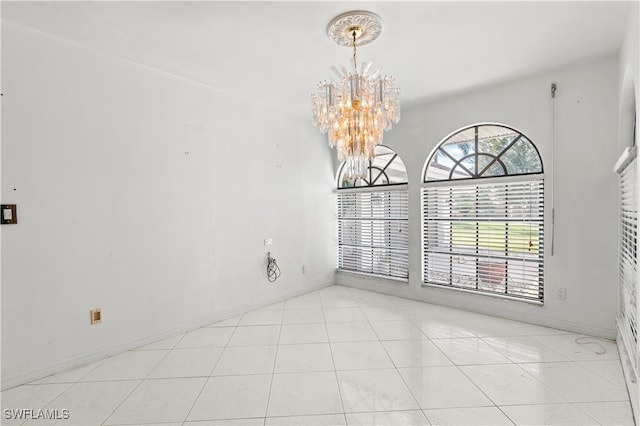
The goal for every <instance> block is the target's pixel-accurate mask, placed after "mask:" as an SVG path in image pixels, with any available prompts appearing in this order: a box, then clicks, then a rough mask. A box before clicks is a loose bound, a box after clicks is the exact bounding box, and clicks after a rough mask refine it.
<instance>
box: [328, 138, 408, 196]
mask: <svg viewBox="0 0 640 426" xmlns="http://www.w3.org/2000/svg"><path fill="white" fill-rule="evenodd" d="M374 152H375V154H376V156H375V158H374V159H373V160H372V161H369V164H368V166H367V176H365V177H363V178H358V179H355V181H353V180H354V179H350V178H349V177H348V176H346V173H347V163H346V162H345V161H343V162H342V163H341V164H340V167H338V173H336V187H337V188H338V189H339V190H342V189H348V188H362V187H372V186H394V185H406V184H407V182H408V179H407V169H406V167H405V166H404V162H403V161H402V159H401V158H400V157H399V156H398V154H397V153H396V152H395V151H394V150H392V149H391V148H389V147H388V146H385V145H378V146H376V147H375V151H374ZM384 156H390V157H391V158H390V159H388V160H384V161H379V160H380V159H381V158H383V157H384ZM392 166H396V167H397V171H398V174H399V176H398V177H397V178H395V179H390V176H389V172H390V171H391V170H393V167H392ZM390 168H391V170H389V169H390ZM388 170H389V172H387V171H388ZM349 180H352V182H351V183H350V184H349V185H345V183H347V182H349ZM391 180H395V181H394V182H391Z"/></svg>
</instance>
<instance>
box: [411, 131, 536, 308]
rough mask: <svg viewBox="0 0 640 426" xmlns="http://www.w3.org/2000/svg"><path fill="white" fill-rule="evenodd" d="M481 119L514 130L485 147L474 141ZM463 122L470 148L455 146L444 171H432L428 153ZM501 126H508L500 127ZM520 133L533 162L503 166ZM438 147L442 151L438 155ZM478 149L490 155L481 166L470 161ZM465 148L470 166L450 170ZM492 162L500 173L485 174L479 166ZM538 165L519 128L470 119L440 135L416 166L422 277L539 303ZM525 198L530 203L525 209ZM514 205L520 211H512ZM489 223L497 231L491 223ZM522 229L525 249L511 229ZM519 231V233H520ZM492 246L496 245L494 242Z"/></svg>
mask: <svg viewBox="0 0 640 426" xmlns="http://www.w3.org/2000/svg"><path fill="white" fill-rule="evenodd" d="M483 126H491V127H493V128H494V129H491V128H489V129H488V130H496V129H495V128H503V129H504V130H505V131H506V132H513V135H515V136H513V138H512V139H511V140H510V141H509V142H508V143H506V144H505V145H504V146H503V147H502V148H501V149H500V150H499V151H498V152H489V153H485V152H483V151H481V150H479V149H478V147H479V144H478V141H479V134H480V133H481V132H480V130H481V128H482V127H483ZM470 129H474V143H475V146H474V149H473V152H472V153H461V154H464V155H459V158H450V161H449V166H450V167H449V168H448V174H447V173H441V177H440V178H438V179H436V178H434V176H436V175H437V174H436V173H429V172H430V170H429V167H430V166H432V165H433V164H434V161H433V159H434V156H436V155H443V154H442V152H443V151H444V150H443V149H442V147H443V146H446V144H447V143H450V141H452V140H454V141H455V138H456V137H457V136H458V137H459V136H460V134H462V133H463V132H468V131H469V130H470ZM485 130H486V129H485ZM506 134H508V133H504V135H506ZM521 140H524V141H525V142H523V143H526V144H530V148H532V149H531V150H530V153H531V155H532V156H533V154H535V156H534V157H535V160H536V164H532V167H531V170H533V171H527V172H523V171H522V170H509V167H508V165H507V164H505V163H506V162H505V161H504V160H503V159H502V157H503V156H504V155H505V154H506V153H507V152H508V151H509V150H510V149H511V148H512V147H513V146H515V144H516V143H518V141H521ZM439 152H440V154H439ZM446 154H447V153H446V152H445V153H444V155H446ZM486 154H488V155H489V156H490V157H492V160H491V161H490V162H489V163H486V164H485V165H484V167H482V168H481V167H478V164H480V163H479V162H478V158H479V157H480V156H482V155H486ZM471 156H474V157H475V161H474V163H472V164H474V166H475V167H465V169H464V173H458V174H457V175H454V173H455V170H456V167H457V166H458V165H460V164H461V163H462V162H463V161H464V160H465V158H467V159H468V158H470V157H471ZM493 164H499V167H500V168H501V171H502V173H500V174H496V173H493V174H492V175H491V176H487V175H486V171H487V170H489V169H490V168H491V167H492V165H493ZM442 169H445V168H442ZM543 170H544V168H543V162H542V158H541V156H540V153H539V151H538V148H537V147H536V146H535V144H534V143H533V142H532V141H531V140H530V139H529V138H527V137H526V136H525V135H524V134H523V133H522V132H519V131H518V130H516V129H514V128H512V127H510V126H506V125H503V124H499V123H478V124H473V125H470V126H466V127H463V128H461V129H459V130H456V131H454V132H452V133H450V134H449V135H447V136H446V137H445V138H443V139H442V140H441V141H440V143H438V145H437V146H436V147H435V148H434V150H433V151H432V152H431V154H430V155H429V157H428V159H427V161H425V164H424V167H423V173H422V176H423V187H422V232H423V237H422V238H423V244H422V262H423V265H422V266H423V268H422V270H423V276H422V281H423V285H427V286H434V287H439V288H443V287H444V288H452V289H456V290H461V291H467V292H472V293H480V294H488V295H492V296H498V297H504V298H507V299H512V300H514V299H515V300H524V301H529V302H532V303H536V304H542V303H543V302H544V238H543V235H544V173H543ZM445 171H446V170H445ZM465 197H466V198H469V197H471V202H467V201H469V200H466V199H465ZM465 202H467V203H466V204H465ZM463 204H464V208H463ZM525 205H527V206H530V207H529V212H528V214H527V212H525V209H523V208H522V206H525ZM518 206H520V209H519V210H518ZM533 206H535V208H533V209H532V208H531V207H533ZM499 209H503V210H499ZM497 211H498V213H497V214H496V212H497ZM500 211H503V212H504V213H500ZM516 211H519V212H520V213H519V214H516V213H515V212H516ZM501 215H502V216H501ZM494 216H495V217H494ZM496 226H497V227H498V229H499V231H494V229H495V227H496ZM465 228H466V230H465ZM524 229H527V230H528V233H529V235H528V236H529V241H528V249H529V252H526V249H525V247H526V244H523V241H518V242H516V241H517V237H518V231H520V232H523V230H524ZM525 237H526V236H525ZM525 237H522V235H520V238H521V239H522V238H525ZM510 238H511V239H510ZM496 246H497V247H499V250H496ZM532 249H533V251H532ZM517 250H521V251H522V253H518V252H517ZM518 262H521V264H522V266H521V269H522V276H523V278H522V281H520V282H518V280H517V279H516V278H515V277H516V276H517V275H516V272H517V268H518ZM525 276H526V280H525V278H524V277H525Z"/></svg>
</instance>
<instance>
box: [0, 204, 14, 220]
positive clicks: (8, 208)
mask: <svg viewBox="0 0 640 426" xmlns="http://www.w3.org/2000/svg"><path fill="white" fill-rule="evenodd" d="M0 212H2V220H1V222H0V223H2V224H3V225H7V224H14V223H18V212H17V208H16V205H15V204H2V205H1V207H0Z"/></svg>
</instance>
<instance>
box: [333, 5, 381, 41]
mask: <svg viewBox="0 0 640 426" xmlns="http://www.w3.org/2000/svg"><path fill="white" fill-rule="evenodd" d="M354 31H356V46H364V45H365V44H369V43H371V42H372V41H373V40H375V39H377V38H378V37H379V36H380V34H382V18H381V17H379V16H378V15H376V14H375V13H373V12H368V11H366V10H354V11H351V12H345V13H342V14H340V15H338V16H336V17H335V18H333V19H332V20H331V22H329V25H328V26H327V35H328V36H329V38H330V39H331V40H333V41H335V42H336V43H338V44H339V45H340V46H343V47H352V46H353V32H354Z"/></svg>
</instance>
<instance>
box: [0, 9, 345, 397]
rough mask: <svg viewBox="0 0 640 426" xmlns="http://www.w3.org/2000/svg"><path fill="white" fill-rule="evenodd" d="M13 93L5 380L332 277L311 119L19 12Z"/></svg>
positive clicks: (7, 163) (322, 165)
mask: <svg viewBox="0 0 640 426" xmlns="http://www.w3.org/2000/svg"><path fill="white" fill-rule="evenodd" d="M221 60H222V58H221ZM2 86H3V88H2V89H3V90H2V91H3V95H4V96H3V98H2V101H3V104H2V124H3V126H2V188H1V189H2V202H3V203H15V204H17V205H18V220H19V223H18V224H17V225H11V226H9V225H5V226H3V227H2V384H3V388H6V387H10V386H14V385H16V384H20V383H24V382H26V381H28V380H31V379H35V378H38V377H41V376H44V375H46V374H50V373H53V372H56V371H59V370H62V369H64V368H68V367H71V366H74V365H78V364H81V363H82V362H86V361H88V360H91V359H95V358H99V357H102V356H105V355H107V354H110V353H114V352H116V351H118V350H122V349H126V348H130V347H133V346H136V345H138V344H142V343H146V342H150V341H152V340H154V339H157V338H160V337H163V336H166V335H168V334H171V333H175V332H178V331H181V330H186V329H189V328H191V327H194V326H196V325H200V324H204V323H206V322H210V321H212V320H214V319H222V318H225V317H228V316H231V315H233V314H236V313H239V312H242V311H243V310H247V309H249V308H252V307H257V306H260V305H264V304H267V303H270V302H272V301H277V300H282V299H284V298H286V297H288V296H292V295H296V294H300V293H304V292H308V291H311V290H313V289H315V288H319V287H322V286H326V285H330V284H333V282H334V267H335V266H334V265H335V259H334V257H335V249H334V245H335V237H334V235H335V217H334V216H335V214H334V198H333V194H332V192H331V189H332V186H333V175H332V166H331V160H330V156H331V152H330V151H329V150H328V148H327V147H326V141H325V140H324V138H323V137H322V135H321V134H320V132H317V130H316V129H313V128H312V127H311V125H310V123H308V122H305V121H302V120H299V119H297V118H293V117H288V116H286V115H284V114H282V113H280V112H278V111H273V110H270V109H268V108H265V107H263V106H257V105H252V104H250V103H247V102H245V101H242V100H238V99H235V98H234V97H232V96H229V95H227V94H224V93H221V92H218V91H215V90H212V89H209V88H206V87H202V86H199V85H197V84H194V83H192V82H189V81H185V80H181V79H178V78H176V77H174V76H171V75H168V74H166V73H162V72H159V71H156V70H153V69H149V68H145V67H142V66H140V65H137V64H134V63H130V62H125V61H122V60H120V59H117V58H114V57H111V56H108V55H105V54H102V53H99V52H96V51H92V50H89V49H87V48H84V47H82V46H78V45H74V44H71V43H67V42H65V41H62V40H59V39H55V38H52V37H49V36H47V35H44V34H40V33H36V32H33V31H31V30H28V29H25V28H23V27H20V26H17V25H14V24H11V23H8V22H3V23H2ZM264 238H273V241H274V242H273V245H272V246H269V247H265V246H264V245H263V239H264ZM268 250H270V251H271V252H272V253H273V255H274V256H275V257H276V259H277V261H278V264H279V265H280V267H281V268H282V276H281V278H280V279H279V280H278V281H277V282H276V283H273V284H270V283H268V282H267V278H266V272H265V268H266V254H267V251H268ZM302 265H306V270H307V272H306V273H305V274H303V273H302ZM96 307H101V308H102V310H103V318H104V320H103V323H102V324H100V325H95V326H91V325H89V310H90V309H92V308H96Z"/></svg>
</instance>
